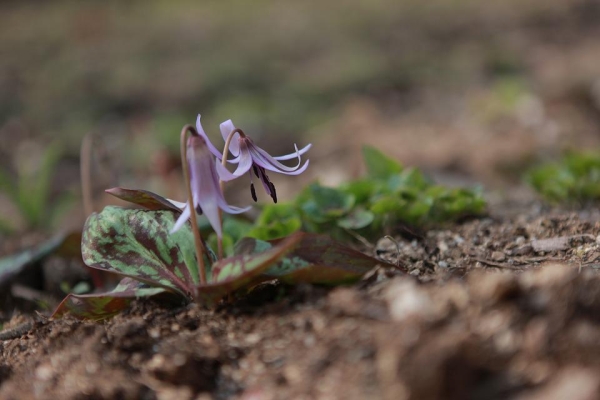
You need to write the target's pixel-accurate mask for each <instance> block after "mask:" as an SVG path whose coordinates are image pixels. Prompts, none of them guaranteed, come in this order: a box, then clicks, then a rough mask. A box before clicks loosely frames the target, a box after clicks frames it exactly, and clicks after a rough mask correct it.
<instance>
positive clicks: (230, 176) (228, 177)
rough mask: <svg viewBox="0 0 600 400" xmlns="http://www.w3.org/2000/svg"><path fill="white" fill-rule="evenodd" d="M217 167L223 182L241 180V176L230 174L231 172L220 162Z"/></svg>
mask: <svg viewBox="0 0 600 400" xmlns="http://www.w3.org/2000/svg"><path fill="white" fill-rule="evenodd" d="M215 166H216V167H217V174H219V178H221V180H222V181H224V182H229V181H232V180H234V179H237V178H239V175H234V174H232V173H231V172H229V170H228V169H227V168H225V167H224V166H223V165H222V164H221V163H220V162H219V161H218V160H217V162H216V164H215Z"/></svg>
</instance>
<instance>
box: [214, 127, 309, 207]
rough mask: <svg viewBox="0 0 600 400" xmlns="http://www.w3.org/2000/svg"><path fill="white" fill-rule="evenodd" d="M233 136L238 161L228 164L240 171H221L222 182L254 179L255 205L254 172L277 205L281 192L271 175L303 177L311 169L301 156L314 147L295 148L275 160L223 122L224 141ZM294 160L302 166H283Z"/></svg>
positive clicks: (231, 143) (233, 152)
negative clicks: (234, 179)
mask: <svg viewBox="0 0 600 400" xmlns="http://www.w3.org/2000/svg"><path fill="white" fill-rule="evenodd" d="M232 134H233V137H232V138H231V139H230V145H229V152H230V153H231V154H232V155H233V156H234V158H233V159H231V160H228V162H230V163H233V164H237V168H236V170H235V171H233V173H228V171H222V170H219V173H221V172H223V175H221V178H225V179H226V180H229V179H231V178H232V177H240V176H242V175H244V174H245V173H248V174H249V176H250V193H251V194H252V199H253V200H254V201H257V197H256V190H255V189H254V182H253V181H252V172H254V174H255V175H256V177H257V178H258V179H259V180H260V181H261V182H262V185H263V187H264V189H265V192H267V194H268V195H269V196H271V198H272V199H273V201H274V202H275V203H277V192H276V191H275V186H274V185H273V182H271V181H270V180H269V177H268V175H267V171H271V172H277V173H279V174H284V175H299V174H301V173H303V172H304V171H305V170H306V168H308V160H306V162H305V163H304V164H303V165H302V160H301V156H302V154H304V153H306V152H307V151H308V150H309V149H310V147H311V146H312V145H310V144H309V145H307V146H305V147H303V148H302V149H300V150H298V147H297V146H296V145H294V147H295V149H296V151H295V152H294V153H290V154H286V155H283V156H278V157H273V156H271V155H270V154H269V153H267V152H266V151H265V150H263V149H261V148H260V147H258V146H257V145H256V144H254V142H253V141H252V139H250V138H249V137H248V136H246V135H245V134H244V132H242V131H241V130H240V129H236V128H235V126H234V125H233V122H231V120H227V121H225V122H223V123H222V124H221V135H223V139H225V141H226V142H227V141H228V139H229V136H231V135H232ZM293 158H298V165H296V166H293V167H288V166H286V165H283V164H282V163H280V161H285V160H291V159H293ZM250 170H252V171H250Z"/></svg>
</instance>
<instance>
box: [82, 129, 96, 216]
mask: <svg viewBox="0 0 600 400" xmlns="http://www.w3.org/2000/svg"><path fill="white" fill-rule="evenodd" d="M80 152H81V155H80V157H79V159H80V165H79V170H80V171H79V172H80V177H81V191H82V195H83V211H84V212H85V215H86V217H87V216H88V215H90V214H91V213H93V212H94V198H93V196H92V183H91V182H92V134H91V133H88V134H86V135H85V136H84V137H83V140H82V141H81V150H80Z"/></svg>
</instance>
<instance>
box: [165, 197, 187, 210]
mask: <svg viewBox="0 0 600 400" xmlns="http://www.w3.org/2000/svg"><path fill="white" fill-rule="evenodd" d="M167 201H168V202H169V203H171V204H173V205H174V206H175V207H177V208H179V209H181V210H183V209H184V208H185V206H187V203H182V202H181V201H175V200H172V199H167Z"/></svg>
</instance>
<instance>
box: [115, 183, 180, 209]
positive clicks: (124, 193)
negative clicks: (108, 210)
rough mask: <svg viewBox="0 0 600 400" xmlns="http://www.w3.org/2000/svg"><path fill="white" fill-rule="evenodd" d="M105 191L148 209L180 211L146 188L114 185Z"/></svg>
mask: <svg viewBox="0 0 600 400" xmlns="http://www.w3.org/2000/svg"><path fill="white" fill-rule="evenodd" d="M105 192H106V193H108V194H111V195H113V196H115V197H117V198H119V199H121V200H125V201H128V202H130V203H133V204H137V205H138V206H142V207H145V208H147V209H149V210H172V211H175V212H179V213H180V212H181V209H179V208H178V207H177V206H175V205H174V204H173V203H171V202H170V201H169V200H167V199H165V198H164V197H162V196H160V195H158V194H156V193H152V192H150V191H147V190H141V189H126V188H121V187H115V188H112V189H107V190H105Z"/></svg>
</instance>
